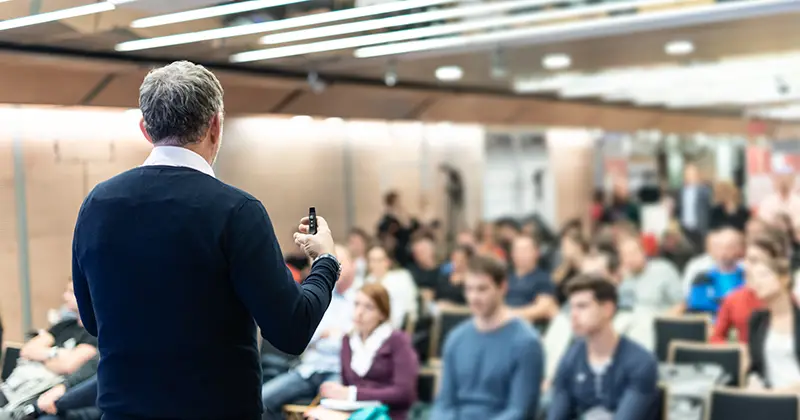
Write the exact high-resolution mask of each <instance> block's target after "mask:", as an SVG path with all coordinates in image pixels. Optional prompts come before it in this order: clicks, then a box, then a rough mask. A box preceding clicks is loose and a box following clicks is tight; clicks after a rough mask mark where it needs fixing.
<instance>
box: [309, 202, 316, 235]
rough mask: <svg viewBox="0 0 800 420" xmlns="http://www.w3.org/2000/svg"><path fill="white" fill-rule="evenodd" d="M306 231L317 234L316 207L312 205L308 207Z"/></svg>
mask: <svg viewBox="0 0 800 420" xmlns="http://www.w3.org/2000/svg"><path fill="white" fill-rule="evenodd" d="M308 233H310V234H312V235H316V234H317V209H316V208H314V207H309V208H308Z"/></svg>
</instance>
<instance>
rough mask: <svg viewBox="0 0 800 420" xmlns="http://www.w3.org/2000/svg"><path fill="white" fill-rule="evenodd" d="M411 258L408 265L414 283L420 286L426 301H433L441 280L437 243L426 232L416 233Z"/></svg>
mask: <svg viewBox="0 0 800 420" xmlns="http://www.w3.org/2000/svg"><path fill="white" fill-rule="evenodd" d="M411 259H412V260H413V262H412V263H411V265H409V267H408V271H409V273H411V277H412V278H413V279H414V283H415V284H416V285H417V287H418V288H419V291H420V293H421V294H422V296H423V300H424V301H425V302H432V301H433V297H434V294H435V290H436V286H437V284H438V282H439V261H438V260H437V258H436V244H435V243H434V242H433V238H431V237H430V236H429V235H426V234H415V235H414V237H413V238H412V239H411Z"/></svg>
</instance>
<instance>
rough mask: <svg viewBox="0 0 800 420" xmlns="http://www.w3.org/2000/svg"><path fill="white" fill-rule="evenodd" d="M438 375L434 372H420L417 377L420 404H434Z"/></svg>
mask: <svg viewBox="0 0 800 420" xmlns="http://www.w3.org/2000/svg"><path fill="white" fill-rule="evenodd" d="M436 380H437V374H436V373H435V372H432V371H425V370H423V371H420V373H419V376H417V399H418V400H419V402H423V403H426V404H433V400H434V399H435V398H436Z"/></svg>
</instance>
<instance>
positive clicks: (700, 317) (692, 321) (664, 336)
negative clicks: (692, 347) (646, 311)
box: [653, 314, 711, 362]
mask: <svg viewBox="0 0 800 420" xmlns="http://www.w3.org/2000/svg"><path fill="white" fill-rule="evenodd" d="M653 328H654V330H655V350H656V358H657V359H658V361H659V362H666V361H667V356H668V354H667V353H668V352H669V343H670V342H672V341H673V340H683V341H694V342H701V343H705V342H707V341H708V335H709V331H710V330H711V316H710V315H708V314H692V315H684V316H679V317H675V316H657V317H655V318H654V320H653Z"/></svg>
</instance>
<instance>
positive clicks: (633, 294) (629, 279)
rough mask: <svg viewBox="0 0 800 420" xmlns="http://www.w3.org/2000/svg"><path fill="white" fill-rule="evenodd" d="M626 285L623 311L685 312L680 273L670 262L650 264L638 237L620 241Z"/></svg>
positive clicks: (622, 294)
mask: <svg viewBox="0 0 800 420" xmlns="http://www.w3.org/2000/svg"><path fill="white" fill-rule="evenodd" d="M618 246H619V251H620V252H619V254H620V262H621V268H622V282H621V283H620V285H619V307H620V308H622V309H631V310H633V311H640V312H647V313H651V314H660V313H671V314H680V313H682V312H683V290H682V289H683V288H682V287H681V278H680V274H679V273H678V270H677V269H676V268H675V266H674V265H672V263H670V262H669V261H666V260H663V259H659V258H654V259H650V260H648V259H647V257H646V256H645V252H644V249H642V244H641V241H640V239H639V238H638V237H631V236H623V237H622V238H620V240H619V245H618Z"/></svg>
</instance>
